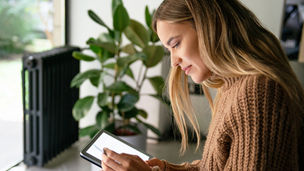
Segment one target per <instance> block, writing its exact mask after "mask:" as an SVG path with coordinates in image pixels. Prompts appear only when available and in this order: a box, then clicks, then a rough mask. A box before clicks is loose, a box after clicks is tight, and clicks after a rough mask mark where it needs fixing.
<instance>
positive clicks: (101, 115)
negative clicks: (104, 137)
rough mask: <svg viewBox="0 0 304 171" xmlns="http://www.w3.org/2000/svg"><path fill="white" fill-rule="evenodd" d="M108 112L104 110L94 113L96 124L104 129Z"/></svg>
mask: <svg viewBox="0 0 304 171" xmlns="http://www.w3.org/2000/svg"><path fill="white" fill-rule="evenodd" d="M109 116H110V115H109V113H107V112H106V111H101V112H98V114H97V115H96V124H97V125H98V127H99V128H100V129H104V128H105V127H106V126H107V125H108V124H109Z"/></svg>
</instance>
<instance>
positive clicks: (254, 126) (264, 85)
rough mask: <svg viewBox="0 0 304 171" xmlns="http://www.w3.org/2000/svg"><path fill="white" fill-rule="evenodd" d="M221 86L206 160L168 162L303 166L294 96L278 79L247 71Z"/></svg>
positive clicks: (211, 166)
mask: <svg viewBox="0 0 304 171" xmlns="http://www.w3.org/2000/svg"><path fill="white" fill-rule="evenodd" d="M219 91H221V92H222V95H221V98H220V99H219V101H218V104H217V109H216V113H215V116H214V117H213V119H212V121H211V124H210V127H209V133H208V136H207V141H206V143H205V147H204V153H203V157H202V160H200V161H199V162H196V163H191V164H190V163H184V164H181V165H175V164H170V163H166V168H167V169H166V170H168V171H171V170H172V171H174V170H211V171H213V170H284V171H285V170H292V171H293V170H300V169H299V168H303V166H300V165H303V162H304V159H303V153H304V152H303V148H302V147H303V146H304V144H303V141H302V140H301V141H300V138H302V139H303V137H299V136H296V133H295V128H294V124H293V123H294V121H293V120H292V117H291V111H290V109H289V105H288V103H289V98H288V97H287V95H286V93H285V92H284V90H283V89H282V87H281V86H280V85H279V84H278V83H276V82H274V81H273V80H270V79H268V78H266V77H264V76H242V77H238V78H230V79H226V80H225V84H224V86H223V87H222V88H221V89H220V90H219ZM302 116H303V114H302ZM302 135H303V133H302ZM300 142H301V144H300ZM301 155H302V158H301V157H300V156H301Z"/></svg>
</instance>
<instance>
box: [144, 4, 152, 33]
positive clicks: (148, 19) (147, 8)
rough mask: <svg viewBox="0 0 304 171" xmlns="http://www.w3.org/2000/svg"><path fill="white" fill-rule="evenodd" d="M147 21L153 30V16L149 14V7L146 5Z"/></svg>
mask: <svg viewBox="0 0 304 171" xmlns="http://www.w3.org/2000/svg"><path fill="white" fill-rule="evenodd" d="M145 19H146V24H147V26H148V27H149V28H150V29H151V23H152V17H151V14H150V12H149V7H148V5H146V8H145Z"/></svg>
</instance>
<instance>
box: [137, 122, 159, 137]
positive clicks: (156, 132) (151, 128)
mask: <svg viewBox="0 0 304 171" xmlns="http://www.w3.org/2000/svg"><path fill="white" fill-rule="evenodd" d="M136 120H137V121H138V122H140V123H142V124H144V126H145V127H147V128H148V129H150V130H151V131H152V132H154V133H155V134H156V135H158V136H161V133H160V131H159V130H158V129H157V128H156V127H154V126H153V125H151V124H148V123H146V122H143V121H142V120H140V119H138V118H136Z"/></svg>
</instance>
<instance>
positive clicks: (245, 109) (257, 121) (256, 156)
mask: <svg viewBox="0 0 304 171" xmlns="http://www.w3.org/2000/svg"><path fill="white" fill-rule="evenodd" d="M153 27H154V30H155V31H156V33H157V34H158V36H159V38H160V40H161V42H162V43H163V45H164V46H165V47H166V48H167V49H168V50H169V51H170V55H171V64H172V68H171V72H170V76H169V95H170V99H171V103H172V109H173V112H174V117H175V120H176V123H177V125H178V128H179V130H180V132H181V135H182V147H181V151H182V152H184V151H185V149H186V147H187V138H186V137H187V136H188V132H187V129H186V124H185V118H186V117H187V118H188V119H189V120H190V121H191V124H192V125H193V128H194V131H195V133H196V135H197V136H198V137H199V135H200V134H199V128H198V125H197V121H196V120H195V117H194V115H193V109H192V107H191V102H190V100H189V94H188V88H187V77H186V76H185V75H188V76H190V77H191V79H192V80H193V81H194V82H196V83H200V84H201V85H202V88H203V90H204V93H205V95H206V97H207V98H208V100H209V103H210V106H211V109H212V121H211V124H210V127H209V133H208V137H207V141H206V143H205V146H204V153H203V156H202V159H201V160H200V161H195V162H193V163H183V164H180V165H175V164H171V163H168V162H166V161H163V160H159V159H152V160H150V161H146V162H144V161H142V160H140V159H139V158H138V157H136V156H132V155H127V154H116V153H115V152H113V151H110V150H106V154H107V155H103V163H102V166H103V169H104V170H151V168H152V170H153V169H154V170H157V169H159V170H304V166H303V162H304V155H303V154H304V150H303V146H304V143H303V116H304V107H303V104H304V99H303V98H304V93H303V89H302V87H301V85H300V83H299V81H298V80H297V78H296V76H295V74H294V72H293V71H292V69H291V67H290V65H289V63H288V59H287V57H286V56H285V55H284V52H283V50H282V48H281V47H280V43H279V41H278V40H277V39H276V37H275V36H274V35H272V34H271V33H270V32H269V31H267V30H265V29H264V28H263V27H262V26H261V25H260V23H259V22H258V20H257V18H256V17H255V16H254V14H253V13H252V12H250V11H249V10H248V9H247V8H245V7H244V6H243V5H242V4H241V3H240V2H239V1H237V0H165V1H163V2H162V4H161V5H160V7H159V8H158V9H157V11H156V12H155V15H154V22H153ZM208 87H212V88H217V95H216V97H215V99H212V98H211V96H210V94H209V91H208ZM199 139H200V138H198V145H199V143H200V142H199Z"/></svg>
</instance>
